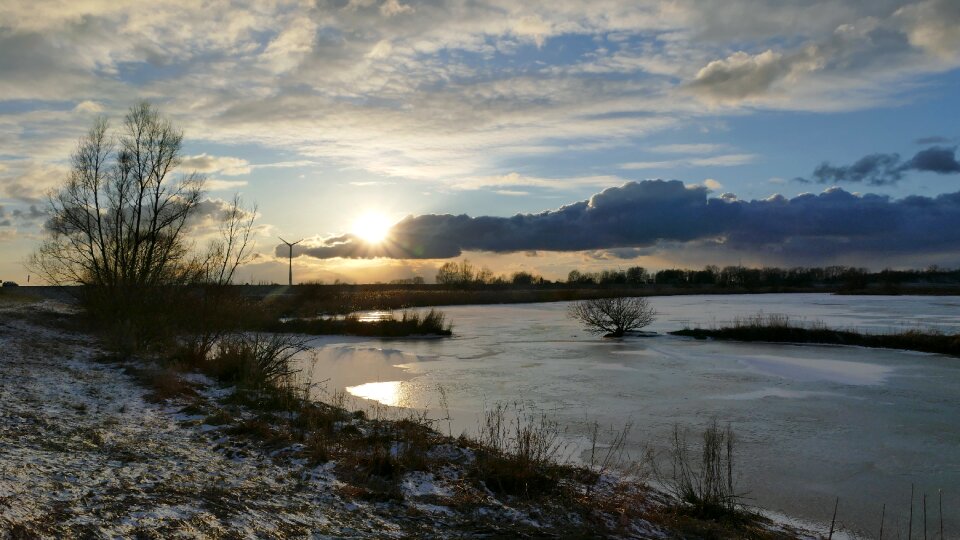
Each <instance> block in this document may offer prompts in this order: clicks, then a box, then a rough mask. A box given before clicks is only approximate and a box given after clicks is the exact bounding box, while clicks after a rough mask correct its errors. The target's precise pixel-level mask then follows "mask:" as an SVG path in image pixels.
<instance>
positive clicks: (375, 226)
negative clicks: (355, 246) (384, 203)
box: [352, 212, 393, 244]
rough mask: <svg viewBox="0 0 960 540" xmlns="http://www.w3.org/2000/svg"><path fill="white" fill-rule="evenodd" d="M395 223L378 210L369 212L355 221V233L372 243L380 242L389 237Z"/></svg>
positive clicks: (353, 230)
mask: <svg viewBox="0 0 960 540" xmlns="http://www.w3.org/2000/svg"><path fill="white" fill-rule="evenodd" d="M392 225H393V224H392V223H390V220H389V219H387V217H386V216H384V215H383V214H380V213H377V212H367V213H366V214H363V215H362V216H360V217H358V218H357V219H356V220H355V221H354V222H353V229H352V232H353V234H355V235H357V236H359V237H360V238H362V239H363V240H364V241H365V242H367V243H370V244H379V243H380V242H383V241H384V240H385V239H386V238H387V234H389V233H390V227H391V226H392Z"/></svg>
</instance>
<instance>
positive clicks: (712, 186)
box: [703, 178, 723, 191]
mask: <svg viewBox="0 0 960 540" xmlns="http://www.w3.org/2000/svg"><path fill="white" fill-rule="evenodd" d="M703 185H704V187H706V188H707V189H709V190H710V191H720V190H721V189H723V184H721V183H720V182H717V181H716V180H714V179H713V178H707V179H706V180H704V181H703Z"/></svg>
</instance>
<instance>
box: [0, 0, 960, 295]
mask: <svg viewBox="0 0 960 540" xmlns="http://www.w3.org/2000/svg"><path fill="white" fill-rule="evenodd" d="M958 67H960V2H957V1H956V0H925V1H918V2H907V1H895V0H849V1H816V0H798V1H792V2H783V1H779V0H768V1H763V0H725V1H723V2H720V1H715V2H714V1H703V0H699V1H694V0H690V1H685V0H675V1H669V2H667V1H664V2H659V1H645V0H633V1H629V2H628V1H606V0H593V1H570V0H553V1H550V2H536V1H527V2H514V1H500V0H471V1H457V0H450V1H423V2H420V1H414V0H342V1H329V2H324V1H313V2H299V1H268V0H252V1H248V2H227V1H219V0H210V1H205V2H195V1H193V0H182V1H166V2H164V1H157V2H151V3H150V4H149V7H145V4H143V3H142V2H123V1H119V0H50V1H43V0H29V1H19V0H4V1H3V2H2V3H0V279H4V280H13V281H18V282H25V281H26V278H27V272H28V271H27V270H26V269H25V268H24V265H23V262H24V261H25V260H26V258H27V257H28V256H29V254H30V253H31V252H32V251H33V250H34V249H36V247H37V244H38V242H39V241H40V239H41V238H42V237H43V235H44V234H45V231H44V227H43V224H44V221H45V219H46V214H45V206H44V196H45V193H47V192H48V191H49V190H51V189H54V188H56V187H57V186H58V185H59V184H61V183H62V182H63V180H64V179H65V178H66V175H67V173H68V171H69V166H70V154H71V152H72V151H73V150H74V149H75V147H76V144H77V140H78V138H79V137H80V136H82V135H83V134H84V133H85V132H86V130H88V129H89V128H90V127H91V125H92V123H93V122H94V120H95V119H96V118H97V117H98V116H101V115H102V116H105V117H107V118H108V119H110V120H111V122H112V123H113V125H114V126H117V125H119V124H120V122H121V121H122V117H123V115H124V113H125V111H126V110H127V109H129V107H131V106H132V105H134V104H136V103H137V102H139V101H140V100H148V101H150V102H151V103H153V104H154V105H156V106H157V107H158V108H159V109H160V110H161V111H162V112H163V113H164V114H165V115H167V116H169V117H170V118H171V119H172V120H173V121H174V123H175V124H177V125H178V126H179V127H180V128H182V130H183V132H184V135H185V138H184V147H183V155H184V160H183V163H182V166H181V169H182V172H184V173H186V172H189V171H199V172H201V173H203V174H205V175H207V178H208V183H207V186H208V193H207V197H208V198H209V199H211V200H210V202H211V203H217V202H218V201H220V200H228V199H230V198H231V197H232V196H233V194H234V193H237V192H239V193H240V194H241V195H242V197H243V198H244V199H245V200H246V201H248V202H249V203H256V205H257V209H258V220H257V224H258V230H257V233H258V234H257V238H256V254H255V258H254V260H253V261H252V262H251V264H248V265H246V266H245V267H244V268H242V269H241V270H240V271H239V273H238V279H239V281H242V282H254V283H256V282H283V281H285V279H286V266H287V261H286V254H287V248H286V247H285V246H283V245H282V244H281V243H280V241H279V240H278V238H277V237H278V236H283V237H284V238H287V239H288V240H298V239H301V238H303V239H305V240H304V242H303V243H302V244H300V245H298V246H297V247H296V248H295V252H294V253H295V255H296V257H295V259H294V273H295V275H296V280H297V281H310V280H314V281H317V280H322V281H326V282H330V281H333V280H336V279H341V280H344V281H351V282H372V281H387V280H390V279H394V278H407V277H412V276H415V275H420V276H423V277H425V278H426V279H427V281H431V280H432V278H433V276H434V274H435V272H436V268H437V267H438V266H439V265H441V264H443V263H444V262H447V261H449V260H462V259H463V258H468V259H469V260H471V261H472V262H473V263H474V264H476V265H478V266H487V267H489V268H490V269H491V270H493V271H494V272H496V273H506V274H509V273H512V272H515V271H520V270H523V271H531V272H535V273H539V274H542V275H544V276H546V277H548V278H550V279H557V278H563V277H565V276H566V274H567V272H569V270H571V269H573V268H578V269H580V270H582V271H589V270H597V269H602V268H625V267H629V266H635V265H640V266H645V267H647V268H652V269H658V268H664V267H673V266H681V267H701V266H703V265H706V264H718V265H721V266H723V265H727V264H743V265H750V266H761V265H778V266H797V265H805V266H813V265H817V266H820V265H832V264H843V265H852V266H866V267H869V268H872V269H876V270H879V269H882V268H887V267H893V268H905V267H911V268H922V267H926V266H929V265H932V264H938V265H941V266H960V249H958V248H960V242H958V241H960V163H958V154H957V147H958V145H960V127H958V121H957V120H958V119H960V105H958V101H960V100H958V98H957V96H958V95H960V70H958ZM363 216H368V217H366V218H364V217H363ZM369 216H373V217H369ZM364 220H366V221H364ZM370 220H372V221H377V220H380V221H385V222H387V223H396V225H395V226H394V227H393V230H392V231H391V233H390V234H389V236H388V237H387V239H386V240H385V241H383V242H379V243H371V242H369V241H366V240H364V239H363V238H362V234H361V233H362V232H363V228H364V225H363V224H364V223H368V222H369V221H370ZM358 223H359V225H358Z"/></svg>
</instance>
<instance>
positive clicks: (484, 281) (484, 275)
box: [473, 266, 496, 285]
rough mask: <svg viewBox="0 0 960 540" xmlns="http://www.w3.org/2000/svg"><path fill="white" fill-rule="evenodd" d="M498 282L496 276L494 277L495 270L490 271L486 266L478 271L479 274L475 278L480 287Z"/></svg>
mask: <svg viewBox="0 0 960 540" xmlns="http://www.w3.org/2000/svg"><path fill="white" fill-rule="evenodd" d="M494 280H496V276H494V275H493V270H490V269H489V268H487V267H486V266H484V267H483V268H481V269H480V270H477V273H476V274H475V275H474V276H473V281H475V282H476V283H477V284H480V285H489V284H491V283H493V282H494Z"/></svg>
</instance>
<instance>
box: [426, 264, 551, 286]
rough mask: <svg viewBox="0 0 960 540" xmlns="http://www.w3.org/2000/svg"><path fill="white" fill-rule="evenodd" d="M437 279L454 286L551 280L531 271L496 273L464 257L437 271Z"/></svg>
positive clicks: (535, 282)
mask: <svg viewBox="0 0 960 540" xmlns="http://www.w3.org/2000/svg"><path fill="white" fill-rule="evenodd" d="M436 281H437V284H438V285H452V286H462V287H466V286H477V285H544V284H549V283H550V281H547V280H545V279H543V276H540V275H537V274H533V273H530V272H524V271H520V272H514V273H513V274H511V275H509V276H507V275H505V274H500V275H495V274H494V273H493V272H492V271H491V270H490V269H489V268H486V267H482V268H477V267H475V266H474V265H473V264H471V263H470V261H468V260H466V259H464V260H462V261H460V262H448V263H444V265H443V266H441V267H440V269H439V270H438V271H437V277H436Z"/></svg>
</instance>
